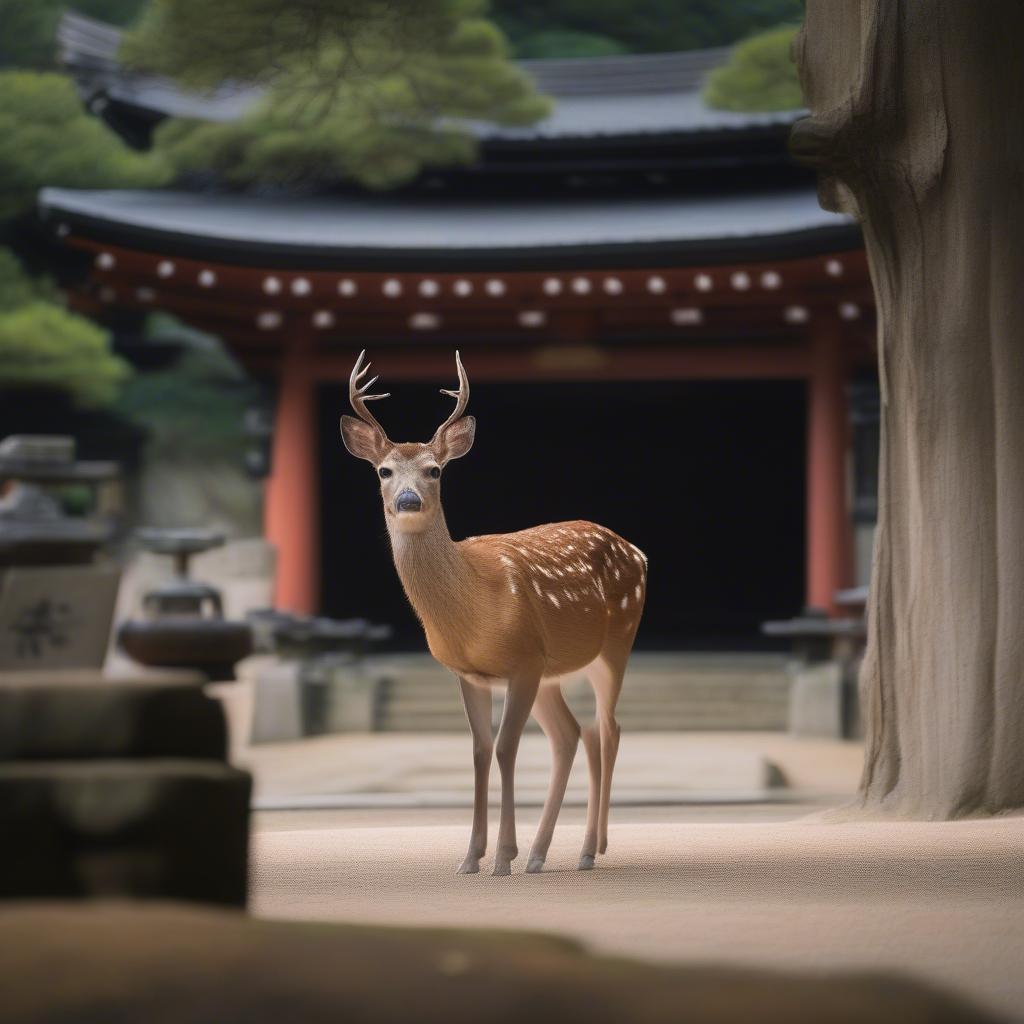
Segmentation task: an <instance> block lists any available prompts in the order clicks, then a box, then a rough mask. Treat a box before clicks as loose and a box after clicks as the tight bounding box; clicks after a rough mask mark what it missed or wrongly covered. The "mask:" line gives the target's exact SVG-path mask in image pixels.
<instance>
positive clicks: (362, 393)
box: [341, 350, 476, 533]
mask: <svg viewBox="0 0 1024 1024" xmlns="http://www.w3.org/2000/svg"><path fill="white" fill-rule="evenodd" d="M365 356H366V352H365V350H364V351H362V352H360V353H359V358H358V359H357V360H356V365H355V366H354V367H353V368H352V376H351V377H350V378H349V382H348V397H349V401H350V402H351V403H352V408H353V409H354V410H355V413H356V415H357V416H358V417H359V419H356V418H355V417H353V416H342V417H341V437H342V440H343V441H344V442H345V447H346V448H347V449H348V450H349V451H350V452H351V453H352V454H353V455H355V456H356V457H357V458H360V459H366V461H367V462H369V463H370V464H371V465H372V466H373V467H374V469H376V471H377V476H378V477H379V479H380V493H381V498H382V500H383V502H384V514H385V516H388V517H391V518H390V519H389V522H392V523H393V524H394V525H395V527H396V528H397V529H398V530H399V531H400V532H402V533H420V532H422V531H423V530H425V529H426V528H427V527H428V526H429V525H430V523H431V522H432V521H433V520H434V519H435V517H436V516H437V514H438V512H439V511H440V508H441V470H442V469H444V467H445V465H446V463H448V462H450V461H451V460H452V459H458V458H461V457H462V456H463V455H465V454H466V453H467V452H468V451H469V449H470V448H472V447H473V437H474V434H475V432H476V420H475V419H474V418H473V417H472V416H463V415H462V414H463V412H465V409H466V405H467V404H468V403H469V378H468V377H467V376H466V370H465V368H464V367H463V365H462V360H461V359H460V358H459V353H458V352H456V353H455V366H456V369H457V370H458V374H459V389H458V391H448V390H446V389H444V388H442V389H441V394H443V395H451V397H452V398H454V399H455V409H454V411H453V412H452V414H451V415H450V416H449V417H448V419H446V420H445V421H444V423H442V424H441V426H439V427H438V428H437V431H436V432H435V434H434V436H433V437H432V438H431V440H430V441H428V442H427V443H426V444H423V443H420V442H416V441H410V442H400V443H395V442H393V441H391V440H389V439H388V435H387V434H386V433H384V428H383V427H382V426H381V425H380V424H379V423H378V422H377V420H376V419H375V418H374V416H373V414H372V413H371V412H370V411H369V409H367V408H366V403H367V402H373V401H377V400H378V399H381V398H387V397H388V395H386V394H384V395H371V394H368V392H369V390H370V388H371V387H373V385H374V383H375V382H376V380H377V378H376V377H372V378H371V379H370V380H368V381H366V382H365V383H361V381H362V378H363V377H365V376H366V374H367V373H368V372H369V370H370V364H369V363H367V364H366V365H365V366H363V359H364V357H365Z"/></svg>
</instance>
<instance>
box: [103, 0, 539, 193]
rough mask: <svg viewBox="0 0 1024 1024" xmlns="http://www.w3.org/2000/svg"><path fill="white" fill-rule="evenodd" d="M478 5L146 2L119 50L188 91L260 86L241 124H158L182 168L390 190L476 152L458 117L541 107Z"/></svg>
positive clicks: (407, 0) (495, 116) (386, 0)
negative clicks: (259, 93)
mask: <svg viewBox="0 0 1024 1024" xmlns="http://www.w3.org/2000/svg"><path fill="white" fill-rule="evenodd" d="M484 10H485V8H484V6H483V4H482V3H481V2H480V0H379V2H375V3H366V2H365V0H304V2H303V3H301V4H295V3H292V2H290V0H264V2H261V3H258V4H255V3H252V2H251V0H220V2H219V3H217V4H209V3H208V2H207V0H152V2H151V4H150V6H149V8H148V9H147V11H146V13H145V15H144V16H143V18H142V20H141V21H140V23H139V26H138V28H137V30H135V31H134V32H132V33H131V34H130V35H129V36H128V37H127V39H126V40H125V43H124V46H123V54H122V55H123V58H124V59H125V60H126V62H128V63H129V64H130V65H132V66H135V67H138V68H142V69H146V70H150V71H155V72H159V73H163V74H167V75H171V76H173V77H175V78H177V79H179V80H180V81H181V82H182V83H184V84H185V85H187V86H191V87H193V88H199V89H212V88H216V87H218V86H221V85H222V84H223V83H224V82H225V81H228V80H231V81H235V82H244V83H249V84H256V85H260V86H263V87H264V88H265V89H266V93H265V97H264V99H263V100H262V101H261V102H259V103H258V104H257V105H256V107H255V109H253V110H252V111H251V112H250V113H248V114H247V115H246V116H245V117H243V118H242V119H241V120H239V121H236V122H233V123H230V124H209V123H198V122H189V121H177V122H173V121H172V122H168V123H166V124H164V125H162V126H161V127H160V129H159V130H158V131H157V133H156V148H157V150H158V152H160V153H163V154H165V155H166V156H167V157H168V159H169V160H170V161H171V162H172V164H173V165H174V167H175V168H176V169H177V170H179V171H190V170H208V169H213V170H216V171H218V172H220V173H221V174H222V175H224V176H225V177H226V178H227V179H228V180H231V181H233V182H236V183H248V182H257V181H271V182H295V181H308V182H320V181H323V182H330V181H336V180H338V179H341V178H350V179H353V180H356V181H358V182H360V183H361V184H364V185H366V186H368V187H370V188H388V187H392V186H395V185H400V184H402V183H403V182H406V181H408V180H410V179H411V178H413V177H414V176H415V175H416V174H417V173H418V172H419V171H420V170H421V169H422V168H423V167H427V166H435V165H442V164H451V163H459V162H467V161H469V160H471V159H472V158H473V155H474V153H475V148H476V147H475V141H474V138H473V136H472V134H471V133H470V132H469V131H468V130H467V128H466V122H471V121H491V122H496V123H500V124H512V125H519V124H529V123H532V122H533V121H536V120H537V119H538V118H540V117H543V116H544V115H545V114H546V113H547V111H548V109H549V106H548V103H547V101H546V100H544V99H543V97H541V96H539V95H538V94H537V93H536V91H535V90H534V87H533V85H532V83H531V81H530V80H529V78H527V77H526V76H525V75H524V74H523V73H522V72H521V71H519V69H517V68H516V67H515V66H514V64H512V63H511V62H510V61H509V59H508V52H507V47H506V44H505V41H504V38H503V36H502V35H501V33H500V32H499V31H498V29H497V28H495V26H494V25H492V24H491V23H490V22H488V21H487V20H486V19H485V18H484V16H483V15H484Z"/></svg>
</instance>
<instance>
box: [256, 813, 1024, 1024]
mask: <svg viewBox="0 0 1024 1024" xmlns="http://www.w3.org/2000/svg"><path fill="white" fill-rule="evenodd" d="M632 817H635V815H631V818H632ZM652 821H656V817H655V816H652ZM531 835H532V829H530V828H527V827H523V829H522V831H521V834H520V846H521V849H524V852H525V847H526V845H527V844H528V842H529V839H530V838H531ZM466 839H467V829H466V827H465V826H463V825H460V826H454V825H441V826H426V825H412V826H409V825H403V826H398V827H374V826H366V825H363V826H355V827H345V826H343V825H342V826H339V825H337V823H335V825H334V826H333V827H325V828H299V829H292V830H274V831H262V832H261V831H259V829H258V828H257V833H256V835H255V837H254V857H253V901H252V902H253V909H254V910H255V911H256V912H257V913H258V914H262V915H267V916H272V917H284V918H307V919H318V920H344V921H364V922H380V923H394V924H412V925H415V924H434V925H436V924H450V925H478V924H487V925H492V926H504V927H517V928H531V929H544V930H551V931H556V932H562V933H568V934H571V935H574V936H578V937H580V938H582V939H583V940H585V941H586V942H588V943H589V944H590V945H591V946H593V947H594V948H596V949H600V950H606V951H613V952H616V953H624V954H628V955H632V956H639V957H650V958H658V959H667V960H685V961H715V962H726V963H741V964H755V965H762V966H770V967H780V968H792V969H802V970H806V969H816V968H821V969H844V968H846V969H848V968H873V969H885V970H890V969H897V970H902V971H905V972H907V973H909V974H911V975H913V976H915V977H918V978H921V979H924V980H928V981H930V982H932V983H933V984H939V985H942V986H947V987H950V988H952V989H955V990H957V991H959V992H961V993H963V994H966V995H968V996H970V997H972V998H974V999H975V1000H977V1001H978V1002H980V1003H981V1004H983V1005H986V1006H989V1007H991V1008H993V1009H995V1010H997V1011H999V1012H1001V1013H1003V1014H1009V1015H1011V1016H1012V1015H1016V1016H1017V1018H1018V1019H1021V1020H1024V818H1010V819H999V820H994V821H968V822H956V823H897V824H892V823H859V824H842V825H823V824H815V823H810V822H782V823H779V822H767V823H765V822H761V823H746V824H722V823H717V822H701V823H697V824H677V823H665V822H661V823H651V824H645V823H636V822H630V823H623V824H618V825H614V824H613V827H612V833H611V847H610V851H609V853H608V855H607V856H606V857H605V858H603V859H602V860H601V861H600V863H599V868H598V870H596V871H594V872H590V873H580V872H576V871H574V870H572V867H573V866H574V864H575V859H576V852H577V850H578V847H579V844H580V842H581V839H582V829H581V827H580V826H579V825H578V824H572V823H570V824H565V825H563V826H562V827H561V828H560V829H559V830H558V831H557V832H556V835H555V842H554V845H553V847H552V851H551V855H550V857H549V859H548V869H547V870H546V871H545V873H544V874H543V875H539V876H527V875H523V874H513V875H512V877H511V878H506V879H494V878H491V877H490V876H489V875H486V874H481V875H478V876H471V877H466V876H462V877H457V876H455V875H454V873H453V869H454V866H455V865H456V864H457V862H458V861H459V859H460V857H461V855H462V853H463V852H464V846H465V842H466ZM523 862H524V858H522V857H521V858H520V862H519V863H518V864H517V867H518V868H519V870H521V868H522V864H523Z"/></svg>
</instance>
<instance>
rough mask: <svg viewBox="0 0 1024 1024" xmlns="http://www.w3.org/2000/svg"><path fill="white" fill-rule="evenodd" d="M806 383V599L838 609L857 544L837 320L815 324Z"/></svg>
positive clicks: (830, 608) (817, 605)
mask: <svg viewBox="0 0 1024 1024" xmlns="http://www.w3.org/2000/svg"><path fill="white" fill-rule="evenodd" d="M807 385H808V387H807V391H808V394H807V604H809V605H812V606H814V607H816V608H824V609H825V610H827V611H828V612H829V613H831V614H836V613H837V612H838V610H839V609H838V608H837V606H836V603H835V592H836V591H837V590H839V589H841V588H843V587H845V586H848V585H849V579H850V558H851V548H852V544H851V531H852V528H851V525H850V513H849V507H848V502H847V495H846V486H847V485H846V479H847V470H846V452H847V432H848V429H849V428H848V423H849V419H848V412H847V396H846V367H845V361H844V358H843V346H842V329H841V326H840V324H839V322H838V321H837V320H830V319H828V318H823V319H822V320H820V321H818V322H815V323H814V324H813V327H812V331H811V337H810V360H809V374H808V380H807Z"/></svg>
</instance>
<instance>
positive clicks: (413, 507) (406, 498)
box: [395, 488, 423, 512]
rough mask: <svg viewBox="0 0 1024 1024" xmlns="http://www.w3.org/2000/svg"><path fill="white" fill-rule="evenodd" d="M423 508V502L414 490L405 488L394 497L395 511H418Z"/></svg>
mask: <svg viewBox="0 0 1024 1024" xmlns="http://www.w3.org/2000/svg"><path fill="white" fill-rule="evenodd" d="M421 508H423V502H422V501H420V496H419V495H418V494H417V493H416V492H415V491H410V490H409V489H408V488H406V489H405V490H404V491H402V493H401V494H400V495H399V496H398V497H397V498H396V499H395V511H397V512H419V511H420V509H421Z"/></svg>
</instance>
